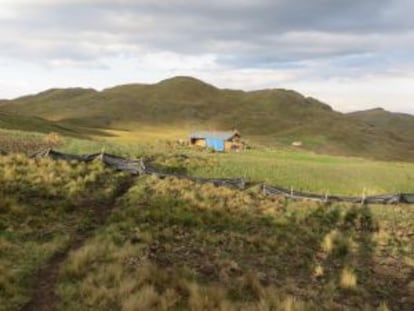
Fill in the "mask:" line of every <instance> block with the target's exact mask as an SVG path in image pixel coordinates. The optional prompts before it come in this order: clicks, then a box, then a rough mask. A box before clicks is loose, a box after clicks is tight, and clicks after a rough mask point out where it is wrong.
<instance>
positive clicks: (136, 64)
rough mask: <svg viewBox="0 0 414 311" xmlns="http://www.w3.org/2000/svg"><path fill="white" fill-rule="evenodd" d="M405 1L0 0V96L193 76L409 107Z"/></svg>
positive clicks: (413, 85)
mask: <svg viewBox="0 0 414 311" xmlns="http://www.w3.org/2000/svg"><path fill="white" fill-rule="evenodd" d="M412 12H414V1H412V0H308V1H303V0H208V1H205V0H163V1H162V0H135V1H132V0H118V1H106V0H100V1H98V0H83V1H81V0H55V1H54V0H0V98H15V97H18V96H22V95H26V94H29V93H36V92H40V91H42V90H46V89H49V88H52V87H93V88H95V89H98V90H101V89H103V88H107V87H111V86H114V85H118V84H125V83H138V82H140V83H142V82H145V83H155V82H158V81H160V80H163V79H166V78H170V77H172V76H177V75H186V76H193V77H196V78H198V79H201V80H203V81H206V82H208V83H211V84H213V85H215V86H217V87H220V88H235V89H244V90H256V89H264V88H287V89H294V90H296V91H298V92H300V93H302V94H304V95H306V96H313V97H316V98H318V99H320V100H322V101H324V102H326V103H328V104H329V105H331V106H332V107H334V108H335V109H336V110H339V111H344V112H348V111H355V110H363V109H369V108H374V107H383V108H385V109H387V110H390V111H399V112H406V113H413V114H414V18H412Z"/></svg>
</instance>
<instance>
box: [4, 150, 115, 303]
mask: <svg viewBox="0 0 414 311" xmlns="http://www.w3.org/2000/svg"><path fill="white" fill-rule="evenodd" d="M121 177H122V175H118V174H114V172H112V171H109V170H107V169H105V168H104V167H102V165H101V164H100V163H92V164H89V165H85V164H79V163H67V162H61V161H52V160H49V159H37V160H34V159H28V158H27V157H26V156H23V155H19V154H17V155H11V156H2V157H0V301H1V303H0V310H1V311H10V310H19V307H20V306H22V305H23V304H25V303H27V302H28V301H29V300H30V297H31V293H32V291H33V290H34V289H35V288H36V287H37V286H38V280H35V275H36V273H37V271H38V269H39V268H40V267H41V266H43V265H44V264H45V263H46V262H48V261H49V260H50V259H51V258H52V257H53V256H55V255H56V254H58V253H59V252H63V251H64V250H65V249H67V248H68V247H69V246H70V245H71V243H72V240H73V238H74V236H76V235H78V236H80V235H83V234H86V232H88V231H89V230H91V229H93V227H94V225H95V222H96V213H94V211H93V207H94V206H95V205H97V204H98V202H107V201H109V199H110V197H111V196H113V195H114V193H115V189H116V188H117V185H118V183H119V182H120V178H121Z"/></svg>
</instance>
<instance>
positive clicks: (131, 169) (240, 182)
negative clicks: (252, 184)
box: [0, 149, 414, 204]
mask: <svg viewBox="0 0 414 311" xmlns="http://www.w3.org/2000/svg"><path fill="white" fill-rule="evenodd" d="M6 154H7V152H4V151H2V150H0V155H6ZM31 157H32V158H44V157H49V158H52V159H56V160H66V161H80V162H91V161H93V160H95V159H100V160H101V161H102V162H103V163H104V164H105V165H106V166H108V167H111V168H113V169H115V170H117V171H125V172H128V173H130V174H132V175H153V176H157V177H158V178H167V177H175V178H180V179H187V180H191V181H194V182H196V183H200V184H206V183H210V184H214V185H215V186H223V187H231V188H235V189H239V190H244V189H246V180H245V179H244V178H204V177H193V176H188V175H184V174H173V173H165V172H162V171H160V170H158V169H157V168H154V167H153V166H152V165H151V163H150V162H149V161H148V160H146V159H145V158H140V159H127V158H123V157H119V156H115V155H112V154H108V153H104V152H101V153H92V154H85V155H73V154H67V153H62V152H59V151H55V150H52V149H47V150H42V151H40V152H36V153H34V154H33V155H31ZM261 190H262V193H263V194H265V195H275V196H283V197H285V198H288V199H292V200H312V201H318V202H326V203H332V202H347V203H354V204H414V193H398V194H385V195H375V196H361V197H351V196H335V195H328V194H325V195H320V194H315V193H307V192H300V191H293V189H291V190H289V189H286V188H282V187H278V186H270V185H266V184H261Z"/></svg>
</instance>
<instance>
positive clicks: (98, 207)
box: [21, 177, 133, 311]
mask: <svg viewBox="0 0 414 311" xmlns="http://www.w3.org/2000/svg"><path fill="white" fill-rule="evenodd" d="M132 182H133V178H132V177H130V178H127V180H125V181H124V182H123V183H122V184H121V185H120V186H119V187H118V189H117V191H116V193H115V194H114V196H113V197H112V198H111V199H110V200H109V201H106V202H93V203H91V202H88V203H89V204H92V208H93V210H94V217H95V224H96V225H95V226H94V228H93V229H91V230H88V231H76V232H75V234H74V236H73V237H72V241H71V244H70V245H69V247H67V248H66V249H65V250H63V251H61V252H58V253H57V254H55V255H54V256H53V257H52V258H51V259H50V260H49V262H48V263H47V264H46V265H45V266H43V267H42V268H40V270H39V271H38V272H37V275H36V277H35V280H36V281H35V282H34V284H35V289H34V291H33V294H32V298H31V299H30V301H29V302H28V303H27V304H26V305H24V306H23V307H22V308H21V311H57V310H58V309H57V308H58V302H59V301H58V297H57V295H56V293H55V290H56V284H57V281H58V277H59V270H60V267H61V265H62V263H63V262H64V261H65V260H66V258H67V256H68V254H69V253H70V252H71V251H76V250H77V249H79V248H81V247H82V246H83V244H84V242H85V240H86V239H88V238H89V237H91V236H93V233H94V232H95V230H96V229H97V228H98V227H99V226H101V225H103V224H104V223H105V220H106V219H107V217H108V216H109V215H110V213H111V212H112V210H113V209H114V207H115V205H116V201H117V199H118V198H119V197H121V196H122V195H124V194H125V193H126V192H127V191H128V189H129V188H130V187H131V185H132ZM89 206H90V205H89Z"/></svg>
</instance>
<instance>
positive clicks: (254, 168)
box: [190, 150, 414, 195]
mask: <svg viewBox="0 0 414 311" xmlns="http://www.w3.org/2000/svg"><path fill="white" fill-rule="evenodd" d="M205 157H206V158H207V159H208V160H210V164H209V165H204V166H199V167H195V168H192V169H191V170H190V173H191V174H192V175H194V176H204V177H222V178H230V177H245V178H247V179H248V180H250V181H252V182H254V183H255V182H266V183H268V184H271V185H279V186H282V187H285V188H288V189H290V188H293V189H294V190H301V191H310V192H316V193H320V194H325V193H328V194H331V195H363V194H365V195H370V194H383V193H399V192H414V165H413V164H411V163H403V162H381V161H372V160H366V159H360V158H351V157H334V156H323V155H317V154H312V153H309V152H298V151H286V150H285V151H283V150H281V151H277V150H275V151H270V150H269V151H265V150H263V151H246V152H240V153H227V154H206V155H205Z"/></svg>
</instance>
